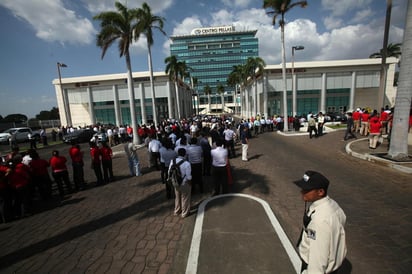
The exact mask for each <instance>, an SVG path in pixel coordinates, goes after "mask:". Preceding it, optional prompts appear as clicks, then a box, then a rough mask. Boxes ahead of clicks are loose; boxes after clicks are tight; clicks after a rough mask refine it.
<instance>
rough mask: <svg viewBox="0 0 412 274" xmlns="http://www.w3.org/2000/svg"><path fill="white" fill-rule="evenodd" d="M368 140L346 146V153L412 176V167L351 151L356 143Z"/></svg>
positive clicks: (363, 139)
mask: <svg viewBox="0 0 412 274" xmlns="http://www.w3.org/2000/svg"><path fill="white" fill-rule="evenodd" d="M366 139H367V138H362V139H358V140H354V141H352V142H350V143H348V144H346V146H345V151H346V153H347V154H349V155H351V156H353V157H356V158H359V159H362V160H365V161H369V162H373V163H377V164H381V165H384V166H387V167H390V168H392V169H395V170H398V171H401V172H404V173H407V174H412V168H410V167H406V166H403V165H401V164H398V163H396V162H394V161H391V160H387V159H383V158H381V157H377V156H374V155H371V154H369V153H358V152H355V151H353V150H352V149H351V145H352V144H354V143H355V142H360V141H365V140H366Z"/></svg>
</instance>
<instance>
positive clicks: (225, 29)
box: [191, 26, 235, 35]
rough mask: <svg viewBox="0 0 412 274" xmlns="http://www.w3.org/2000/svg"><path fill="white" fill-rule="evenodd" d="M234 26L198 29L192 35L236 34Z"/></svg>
mask: <svg viewBox="0 0 412 274" xmlns="http://www.w3.org/2000/svg"><path fill="white" fill-rule="evenodd" d="M234 31H235V27H234V26H220V27H210V28H197V29H193V30H192V33H191V34H192V35H205V34H219V33H228V32H234Z"/></svg>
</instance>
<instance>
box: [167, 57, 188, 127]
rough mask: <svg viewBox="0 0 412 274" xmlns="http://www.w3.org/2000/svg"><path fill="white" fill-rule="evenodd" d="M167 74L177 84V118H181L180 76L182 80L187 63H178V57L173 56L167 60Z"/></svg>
mask: <svg viewBox="0 0 412 274" xmlns="http://www.w3.org/2000/svg"><path fill="white" fill-rule="evenodd" d="M165 63H166V69H165V72H166V73H167V74H169V79H170V80H171V81H173V82H174V83H175V90H176V102H177V118H178V119H180V118H181V109H180V96H179V76H180V78H181V79H182V78H183V76H184V74H185V69H186V68H187V66H186V62H179V61H177V58H176V56H174V55H172V56H169V57H166V59H165Z"/></svg>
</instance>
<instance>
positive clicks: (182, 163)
mask: <svg viewBox="0 0 412 274" xmlns="http://www.w3.org/2000/svg"><path fill="white" fill-rule="evenodd" d="M177 155H178V157H177V158H174V159H173V160H172V161H170V165H169V172H168V175H169V179H168V180H169V181H171V183H172V185H173V186H174V188H175V210H174V215H175V216H178V215H179V214H181V216H182V218H186V217H187V216H188V215H189V212H190V198H191V192H192V169H191V166H190V163H189V162H188V161H186V149H184V148H179V150H178V151H177Z"/></svg>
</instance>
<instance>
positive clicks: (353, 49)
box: [0, 0, 407, 118]
mask: <svg viewBox="0 0 412 274" xmlns="http://www.w3.org/2000/svg"><path fill="white" fill-rule="evenodd" d="M295 1H296V0H295ZM114 2H115V1H113V0H29V1H27V0H0V35H1V37H2V42H1V44H0V47H1V50H0V96H1V100H0V115H2V116H3V117H5V116H7V115H8V114H13V113H23V114H26V115H27V116H28V117H29V118H31V117H34V116H35V115H36V114H38V113H39V112H40V111H41V110H50V109H51V108H52V107H55V106H57V103H56V96H55V91H54V87H53V85H52V83H51V82H52V81H53V79H56V78H57V77H58V76H57V65H56V64H57V62H61V63H65V64H66V65H67V67H66V68H62V69H61V73H62V77H63V78H64V77H76V76H87V75H99V74H111V73H123V72H125V71H126V65H125V60H124V58H119V52H118V49H117V45H114V46H113V47H112V48H110V49H109V50H108V52H107V53H106V55H105V57H104V59H103V60H102V59H101V49H100V48H98V47H97V46H96V33H98V31H99V25H98V22H97V21H94V20H93V16H94V15H96V14H98V13H99V12H102V11H108V10H114ZM120 2H122V3H124V4H126V3H127V6H128V8H138V7H141V5H142V3H143V2H144V1H142V0H134V1H133V0H128V1H126V0H121V1H120ZM146 2H147V3H148V4H149V6H150V7H151V8H152V13H153V14H155V15H158V16H162V17H164V18H165V26H164V30H165V31H166V33H167V35H168V36H172V35H184V34H190V32H191V30H192V29H194V28H198V27H208V26H221V25H234V26H235V27H236V29H237V30H255V29H257V30H258V32H257V37H258V38H259V55H260V57H261V58H263V59H264V60H265V62H266V63H267V64H270V65H271V64H280V63H281V55H280V51H281V42H280V29H279V28H278V25H276V26H275V27H273V25H272V24H271V23H272V18H270V17H269V16H267V15H266V11H265V10H264V9H263V8H262V4H263V1H262V0H197V1H193V0H147V1H146ZM406 6H407V0H393V7H392V16H391V28H390V35H389V42H390V43H401V42H402V39H403V28H404V25H405V14H406ZM385 14H386V0H344V1H336V0H308V6H307V7H306V8H301V7H300V6H297V7H295V8H294V9H293V10H291V11H289V12H288V13H287V14H286V20H287V25H286V30H285V40H286V50H287V56H286V58H287V60H288V61H290V55H291V47H292V46H294V45H303V46H304V47H305V49H304V50H303V51H299V52H297V53H296V54H295V60H296V61H318V60H340V59H359V58H368V56H369V55H370V54H371V53H374V52H377V51H379V50H380V49H381V48H382V43H383V30H384V23H385ZM152 52H153V59H154V60H153V61H154V70H155V71H164V68H165V65H164V59H165V58H166V57H167V56H169V55H170V52H169V39H168V37H167V36H163V35H162V34H160V33H156V35H155V44H154V48H153V50H152ZM131 53H132V68H133V71H147V70H148V66H147V49H146V41H145V40H144V38H141V39H140V40H139V41H138V42H137V43H136V44H135V45H133V46H132V48H131Z"/></svg>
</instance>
